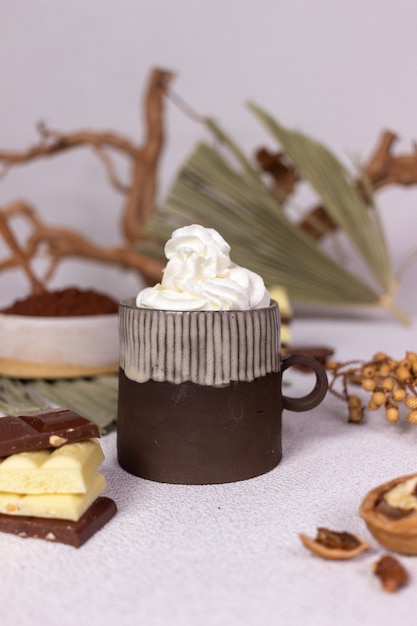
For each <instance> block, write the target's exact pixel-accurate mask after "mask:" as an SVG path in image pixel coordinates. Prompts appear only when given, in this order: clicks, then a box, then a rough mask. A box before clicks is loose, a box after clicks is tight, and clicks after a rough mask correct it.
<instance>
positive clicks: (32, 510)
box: [0, 473, 106, 522]
mask: <svg viewBox="0 0 417 626" xmlns="http://www.w3.org/2000/svg"><path fill="white" fill-rule="evenodd" d="M105 488H106V479H105V478H104V476H103V474H98V473H97V474H95V476H94V478H93V481H92V483H91V485H90V487H89V489H88V491H87V492H86V493H77V494H70V493H67V494H62V493H53V494H50V493H48V494H34V495H33V494H30V495H20V494H16V493H0V513H6V514H8V515H30V516H33V517H53V518H57V519H67V520H71V521H74V522H76V521H78V520H79V519H80V517H81V516H82V515H83V514H84V513H85V511H86V510H87V509H88V507H89V506H90V504H92V503H93V502H94V500H95V499H96V498H98V496H99V495H100V493H101V492H102V491H104V489H105Z"/></svg>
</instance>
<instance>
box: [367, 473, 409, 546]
mask: <svg viewBox="0 0 417 626" xmlns="http://www.w3.org/2000/svg"><path fill="white" fill-rule="evenodd" d="M416 476H417V474H408V475H406V476H399V477H398V478H393V479H392V480H389V481H388V482H386V483H383V484H382V485H379V486H378V487H375V489H372V491H370V492H369V493H368V494H367V495H366V496H365V498H364V499H363V501H362V504H361V507H360V509H359V515H360V516H361V517H362V518H363V519H364V520H365V523H366V525H367V527H368V530H369V532H370V533H371V534H372V535H373V537H374V538H375V539H376V540H377V541H378V543H380V544H381V545H383V546H384V547H385V548H387V549H388V550H392V551H393V552H399V553H400V554H417V514H416V513H413V514H411V515H407V516H405V517H403V518H400V519H395V518H391V517H388V516H387V515H384V514H383V513H381V512H380V511H377V510H376V506H377V504H378V502H379V501H380V500H381V498H382V497H383V496H384V494H385V493H386V492H387V491H389V490H390V489H392V488H393V487H395V485H398V484H399V483H401V482H405V481H406V480H409V479H410V478H414V477H416Z"/></svg>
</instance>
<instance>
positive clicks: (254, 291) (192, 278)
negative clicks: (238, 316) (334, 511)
mask: <svg viewBox="0 0 417 626" xmlns="http://www.w3.org/2000/svg"><path fill="white" fill-rule="evenodd" d="M229 255H230V246H229V245H228V244H227V243H226V241H225V240H224V239H223V237H222V236H221V235H219V233H218V232H217V231H216V230H214V229H213V228H204V227H203V226H199V225H197V224H193V225H191V226H184V227H183V228H178V229H177V230H175V231H174V232H173V233H172V236H171V239H170V240H169V241H167V243H166V245H165V256H166V258H167V259H168V262H167V265H166V267H165V269H164V271H163V277H162V280H161V282H160V283H158V284H157V285H155V286H154V287H147V288H146V289H143V290H142V291H141V292H140V293H139V294H138V296H137V298H136V305H137V306H138V307H144V308H148V309H160V310H166V311H210V310H215V311H227V310H235V311H243V310H248V309H259V308H264V307H267V306H268V305H269V300H270V297H269V293H268V291H267V289H266V288H265V285H264V282H263V280H262V278H261V277H260V276H259V275H258V274H255V273H254V272H252V271H251V270H248V269H245V268H243V267H240V266H239V265H236V264H235V263H233V262H232V261H231V260H230V256H229Z"/></svg>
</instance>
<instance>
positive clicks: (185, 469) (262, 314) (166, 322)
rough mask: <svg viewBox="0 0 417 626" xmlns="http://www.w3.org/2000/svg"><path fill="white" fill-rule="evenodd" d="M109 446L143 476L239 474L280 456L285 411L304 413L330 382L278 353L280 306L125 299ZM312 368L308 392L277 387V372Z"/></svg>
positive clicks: (191, 479) (186, 478)
mask: <svg viewBox="0 0 417 626" xmlns="http://www.w3.org/2000/svg"><path fill="white" fill-rule="evenodd" d="M119 332H120V370H119V399H118V416H117V451H118V460H119V464H120V465H121V467H123V468H124V469H125V470H127V471H128V472H130V473H131V474H134V475H136V476H141V477H142V478H147V479H150V480H155V481H160V482H166V483H181V484H210V483H226V482H232V481H237V480H244V479H247V478H252V477H254V476H258V475H260V474H263V473H265V472H268V471H269V470H271V469H273V468H274V467H275V466H276V465H278V463H279V462H280V460H281V456H282V449H281V418H282V411H283V409H288V410H291V411H308V410H309V409H312V408H314V407H315V406H317V405H318V404H319V403H320V402H321V401H322V399H323V398H324V396H325V394H326V392H327V387H328V381H327V376H326V373H325V371H324V369H323V367H322V366H321V365H320V364H319V362H318V361H317V360H315V359H313V358H311V357H309V356H304V355H299V354H296V355H290V356H288V357H285V358H282V357H281V353H280V316H279V310H278V305H277V303H276V302H274V301H271V303H270V306H269V307H267V308H263V309H253V310H250V311H191V312H188V311H187V312H180V311H161V310H154V309H145V308H138V307H136V306H135V302H134V300H133V299H132V300H126V301H123V302H122V303H121V305H120V315H119ZM292 365H302V366H304V367H306V366H307V367H309V368H311V369H312V370H313V371H314V373H315V375H316V384H315V386H314V389H313V390H312V391H311V392H310V393H308V394H307V395H305V396H303V397H301V398H290V397H287V396H285V395H283V393H282V373H283V372H284V371H285V370H286V369H288V368H289V367H290V366H292Z"/></svg>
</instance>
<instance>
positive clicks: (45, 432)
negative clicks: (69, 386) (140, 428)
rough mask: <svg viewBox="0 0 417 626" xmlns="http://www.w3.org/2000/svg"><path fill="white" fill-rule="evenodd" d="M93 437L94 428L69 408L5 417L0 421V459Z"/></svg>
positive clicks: (95, 435) (98, 433) (98, 434)
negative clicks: (17, 453)
mask: <svg viewBox="0 0 417 626" xmlns="http://www.w3.org/2000/svg"><path fill="white" fill-rule="evenodd" d="M94 437H100V431H99V429H98V426H97V425H96V424H93V423H92V422H90V421H89V420H87V419H85V418H84V417H81V415H78V414H77V413H74V411H70V410H69V409H55V410H51V411H43V412H41V413H32V414H30V415H19V416H18V417H14V416H12V415H6V416H5V417H1V418H0V457H2V456H9V455H11V454H15V453H16V452H26V451H28V450H41V449H42V448H59V447H60V446H62V445H64V444H65V443H68V442H73V441H82V440H84V439H91V438H94Z"/></svg>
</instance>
